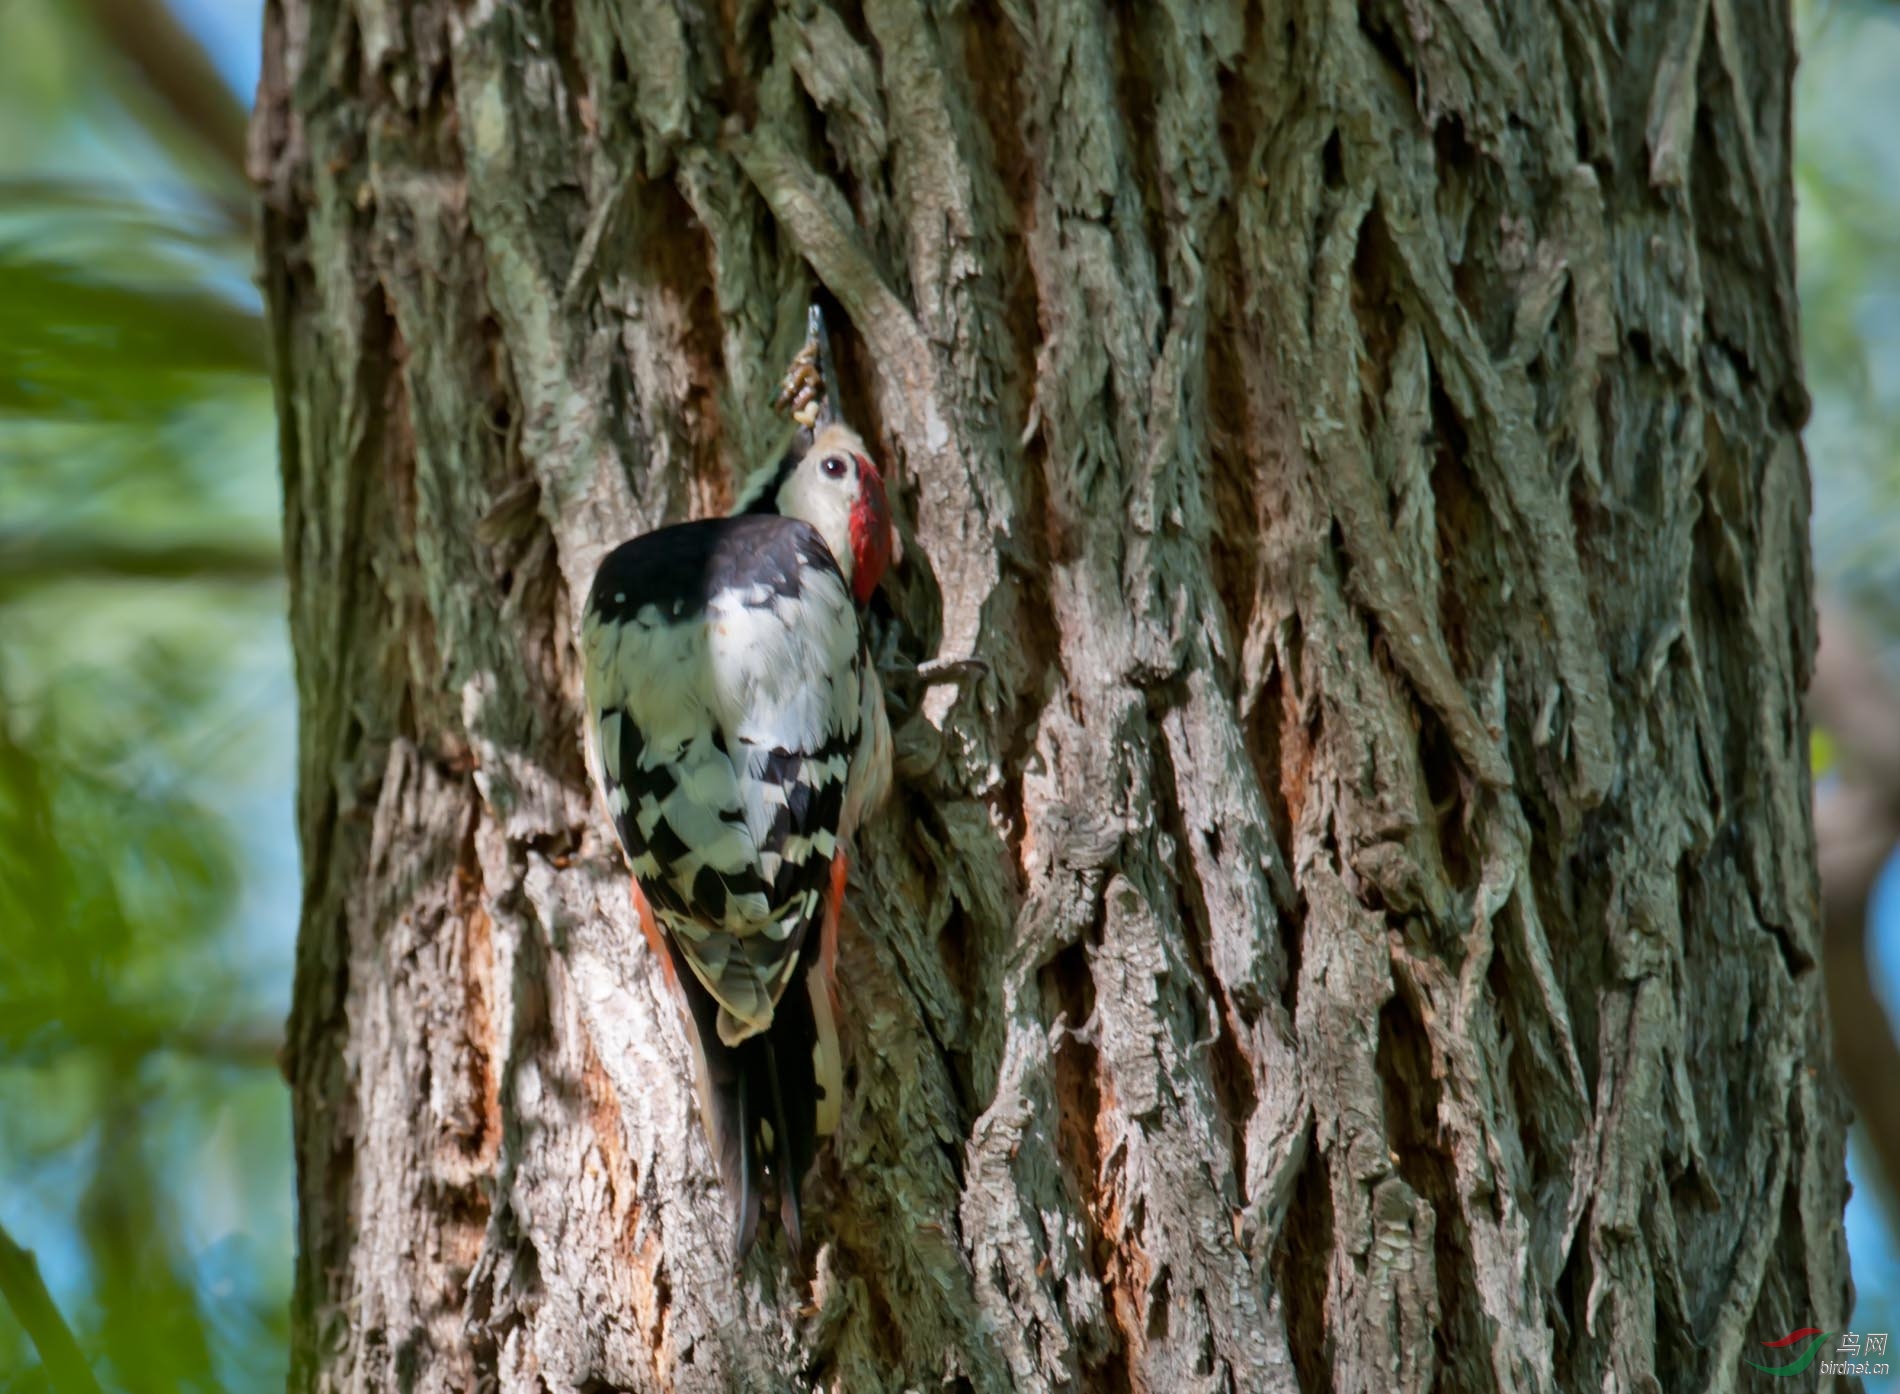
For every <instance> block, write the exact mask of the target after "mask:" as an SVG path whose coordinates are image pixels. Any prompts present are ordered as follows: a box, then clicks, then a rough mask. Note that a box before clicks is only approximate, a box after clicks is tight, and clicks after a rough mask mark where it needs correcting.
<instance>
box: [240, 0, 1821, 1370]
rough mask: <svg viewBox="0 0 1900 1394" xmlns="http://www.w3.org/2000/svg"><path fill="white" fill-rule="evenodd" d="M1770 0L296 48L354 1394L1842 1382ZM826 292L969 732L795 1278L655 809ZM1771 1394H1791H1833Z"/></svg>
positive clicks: (324, 1339) (915, 841)
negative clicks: (719, 1182)
mask: <svg viewBox="0 0 1900 1394" xmlns="http://www.w3.org/2000/svg"><path fill="white" fill-rule="evenodd" d="M1789 25H1790V17H1789V14H1788V12H1787V9H1786V7H1785V5H1783V4H1780V3H1770V2H1769V0H1658V2H1657V3H1654V4H1646V5H1641V6H1636V5H1623V6H1608V5H1601V4H1593V3H1586V2H1585V0H1556V2H1555V3H1553V4H1550V5H1512V6H1506V5H1501V4H1500V5H1492V4H1487V3H1485V0H1362V3H1360V4H1358V5H1357V6H1355V5H1353V4H1345V3H1338V2H1337V0H1334V2H1332V3H1328V0H1270V2H1269V3H1264V4H1243V3H1240V0H1209V2H1208V3H1200V2H1199V0H1141V3H1121V4H1114V5H1101V4H1091V3H1086V2H1085V0H964V3H960V4H929V3H923V0H865V3H864V4H863V5H862V6H861V7H860V6H858V5H855V4H842V5H839V6H837V7H834V6H833V5H831V4H829V3H827V0H778V3H776V4H772V3H764V2H763V0H725V3H722V4H720V5H711V4H695V3H691V0H622V3H613V4H610V3H605V2H604V0H541V3H523V4H518V5H517V4H509V3H501V0H410V2H409V3H398V2H397V0H352V3H348V4H345V3H340V0H272V3H271V4H270V6H269V13H268V20H267V31H266V36H265V51H266V57H265V75H264V80H263V85H262V90H261V92H260V97H259V102H258V109H257V117H256V122H255V128H254V138H253V150H252V161H253V171H254V175H255V178H256V180H257V183H258V186H259V189H260V192H261V198H262V210H263V233H262V240H263V278H264V285H265V291H266V296H267V299H268V304H269V310H270V316H271V320H272V323H273V326H274V337H275V345H276V350H277V369H276V371H277V378H278V383H279V401H280V407H281V412H282V450H283V472H284V491H285V502H286V515H287V521H286V538H287V544H288V556H289V567H290V574H291V592H292V613H291V623H292V629H293V634H294V639H295V645H296V652H297V660H298V677H299V685H300V690H301V695H302V700H303V704H304V705H303V728H302V729H303V736H302V747H301V751H300V761H301V770H302V789H301V795H300V821H301V829H302V836H303V846H304V857H305V866H306V885H305V907H304V916H303V926H302V932H301V940H300V947H299V954H298V976H297V983H296V1003H295V1008H294V1011H293V1015H292V1021H291V1029H290V1042H289V1048H288V1068H289V1072H290V1077H291V1080H292V1085H293V1090H294V1095H293V1097H294V1109H295V1118H296V1137H297V1156H298V1166H299V1178H298V1189H299V1199H300V1202H301V1218H300V1224H299V1240H300V1255H299V1259H298V1281H297V1301H296V1320H295V1330H296V1338H295V1339H296V1348H295V1356H294V1373H293V1376H292V1384H293V1387H295V1388H297V1389H300V1390H318V1389H324V1390H327V1389H365V1388H376V1389H381V1388H400V1389H405V1390H409V1389H424V1390H436V1389H442V1390H466V1389H498V1390H539V1389H552V1390H567V1389H590V1390H600V1389H622V1388H624V1389H634V1390H666V1391H675V1390H677V1391H687V1390H723V1389H756V1390H781V1389H791V1388H806V1387H813V1386H816V1387H822V1388H825V1389H827V1390H844V1391H852V1394H857V1392H858V1391H872V1390H899V1389H935V1388H951V1389H967V1390H976V1391H991V1390H1070V1389H1120V1388H1132V1389H1138V1390H1155V1391H1194V1390H1239V1391H1253V1390H1292V1389H1296V1388H1297V1389H1303V1390H1325V1389H1335V1390H1341V1391H1347V1390H1387V1389H1398V1390H1423V1389H1427V1388H1437V1389H1441V1390H1459V1391H1467V1390H1469V1391H1483V1390H1493V1389H1495V1390H1515V1391H1545V1390H1555V1389H1566V1390H1581V1389H1591V1390H1596V1389H1602V1390H1629V1391H1649V1390H1658V1389H1662V1390H1671V1391H1675V1390H1687V1389H1701V1388H1708V1389H1718V1390H1719V1389H1727V1388H1731V1387H1735V1386H1736V1385H1737V1384H1739V1383H1743V1382H1745V1379H1752V1378H1760V1377H1756V1376H1753V1375H1751V1374H1750V1372H1749V1371H1748V1369H1747V1367H1746V1366H1745V1365H1744V1363H1743V1356H1744V1355H1745V1354H1749V1355H1755V1354H1760V1350H1759V1347H1758V1346H1757V1345H1756V1343H1757V1342H1760V1341H1762V1340H1764V1339H1772V1338H1774V1337H1779V1336H1781V1335H1783V1334H1785V1333H1786V1332H1788V1331H1789V1330H1791V1329H1793V1328H1796V1327H1800V1326H1808V1325H1812V1326H1819V1327H1823V1328H1827V1329H1831V1330H1839V1329H1840V1328H1841V1326H1842V1325H1844V1324H1845V1318H1846V1316H1847V1307H1848V1301H1849V1292H1848V1277H1847V1260H1846V1252H1845V1245H1844V1240H1843V1233H1842V1227H1841V1214H1842V1207H1843V1202H1844V1196H1845V1180H1844V1169H1843V1156H1842V1153H1843V1127H1844V1122H1845V1108H1844V1105H1843V1103H1842V1101H1841V1098H1840V1095H1839V1092H1838V1090H1837V1088H1836V1085H1835V1083H1834V1079H1833V1074H1832V1070H1831V1066H1830V1063H1829V1057H1828V1045H1827V1032H1826V1022H1825V1018H1824V1013H1823V1009H1822V999H1821V983H1820V975H1819V974H1818V973H1817V972H1816V971H1815V963H1816V958H1817V954H1818V949H1817V906H1816V886H1815V870H1814V848H1813V835H1812V830H1811V825H1810V817H1809V787H1808V786H1809V780H1808V774H1807V728H1806V725H1805V721H1804V718H1803V715H1802V711H1801V705H1800V695H1801V692H1802V689H1803V687H1804V685H1805V683H1806V680H1807V677H1808V672H1809V667H1810V662H1811V658H1812V650H1813V643H1814V639H1813V635H1814V624H1813V617H1812V604H1811V599H1810V581H1809V568H1808V557H1807V551H1806V546H1807V544H1806V519H1807V511H1808V483H1807V475H1806V469H1805V465H1804V462H1803V459H1802V455H1801V449H1800V444H1799V439H1798V429H1799V427H1800V424H1801V421H1802V419H1803V415H1804V412H1805V396H1804V393H1803V389H1802V386H1801V379H1800V368H1799V363H1798V359H1797V348H1796V334H1795V300H1794V290H1793V283H1792V279H1791V256H1792V251H1791V248H1792V234H1791V206H1792V196H1791V190H1790V177H1789V160H1790V145H1789V111H1788V103H1789V77H1790V70H1791V65H1792V63H1793V50H1792V39H1791V35H1790V32H1789ZM815 286H821V287H823V288H824V290H825V291H826V292H827V293H828V294H829V295H831V296H833V297H835V300H836V302H837V304H838V305H839V306H840V307H841V308H842V311H843V315H844V318H843V321H842V322H841V327H840V331H839V335H838V337H839V341H840V343H839V347H840V349H841V352H842V354H843V357H844V360H845V372H846V377H847V379H848V382H847V391H848V392H849V393H850V395H851V399H852V400H853V401H855V402H856V403H857V414H858V415H859V416H860V417H861V418H862V419H863V421H864V424H865V425H867V427H868V428H869V429H868V432H867V434H868V435H869V436H870V437H871V438H873V439H874V440H875V441H876V442H877V443H878V445H879V448H880V449H881V450H882V452H883V454H884V456H885V458H886V460H887V462H889V464H890V466H891V467H892V468H893V470H894V472H895V475H896V478H897V484H896V488H895V493H894V498H895V500H896V504H897V508H898V510H899V513H900V522H901V527H902V530H903V532H904V535H905V551H904V558H903V561H902V563H901V565H900V566H899V568H898V569H897V572H896V575H895V577H894V580H893V582H892V583H891V585H890V586H889V588H888V595H887V597H886V598H885V599H884V600H883V601H880V602H879V604H880V610H879V615H878V623H879V625H880V627H881V629H882V630H883V631H884V632H886V633H890V634H894V635H895V636H896V637H895V639H894V641H893V642H894V644H895V648H896V652H897V653H898V654H899V655H900V656H901V657H903V658H908V659H916V658H920V657H926V656H941V657H946V658H958V657H962V656H966V655H972V654H974V655H976V656H977V657H980V658H982V659H984V660H986V661H987V663H988V664H989V669H990V675H989V677H988V678H987V679H986V680H985V681H983V682H981V683H979V684H978V685H976V686H975V687H974V688H972V689H970V690H968V691H965V692H959V691H958V690H957V689H954V688H938V689H935V690H932V691H930V692H928V693H924V694H916V695H915V696H914V698H913V702H912V705H911V707H910V708H909V709H908V710H906V711H902V712H900V713H898V716H899V720H900V725H901V733H900V736H899V752H900V775H901V777H900V784H899V789H898V794H897V797H896V798H895V800H894V801H893V803H892V805H891V806H890V807H889V808H888V809H887V810H886V811H885V813H884V814H883V816H882V817H881V818H879V819H878V820H877V821H876V822H875V825H874V826H872V827H871V828H870V829H869V830H868V832H867V834H866V835H865V836H864V838H863V839H862V846H861V848H860V855H859V858H858V860H857V862H856V865H855V868H854V875H853V884H852V896H851V905H852V908H853V922H852V923H851V924H850V925H849V926H848V929H847V941H846V944H845V950H844V955H843V964H842V976H843V980H844V985H845V986H844V992H845V998H846V1001H847V1004H848V1010H849V1028H848V1041H847V1046H848V1049H849V1051H850V1053H851V1058H852V1062H853V1063H852V1066H851V1074H850V1086H851V1093H850V1100H849V1105H848V1109H847V1115H846V1122H845V1124H844V1128H843V1131H842V1133H841V1135H840V1136H839V1137H838V1138H837V1139H836V1140H835V1141H834V1143H833V1145H832V1146H831V1147H830V1148H829V1149H828V1150H827V1153H826V1155H825V1156H824V1158H823V1159H822V1161H821V1163H820V1167H819V1169H818V1171H817V1173H816V1174H815V1175H814V1177H813V1180H812V1182H811V1184H810V1186H809V1187H808V1191H807V1195H808V1198H809V1206H808V1209H809V1212H810V1213H811V1214H812V1215H814V1216H815V1217H817V1218H816V1219H815V1220H814V1222H813V1230H814V1232H815V1234H816V1237H817V1251H816V1254H815V1257H814V1258H812V1259H811V1260H809V1261H808V1264H807V1265H806V1266H805V1267H803V1268H801V1266H800V1265H799V1264H797V1263H795V1262H794V1261H792V1259H791V1258H790V1256H789V1255H788V1254H787V1253H786V1251H785V1249H784V1247H783V1242H782V1240H781V1239H778V1238H776V1237H774V1238H771V1239H769V1240H768V1241H767V1242H766V1243H764V1244H762V1246H761V1248H760V1250H759V1251H758V1252H757V1254H756V1255H755V1257H754V1258H753V1260H752V1261H751V1262H749V1263H748V1265H747V1266H746V1268H745V1270H744V1271H743V1273H741V1274H740V1275H738V1277H736V1278H735V1277H734V1276H733V1275H732V1274H731V1273H730V1272H729V1268H728V1258H727V1254H728V1252H729V1235H728V1232H727V1227H726V1222H725V1220H724V1217H723V1211H722V1209H721V1205H720V1202H719V1198H718V1193H717V1190H716V1187H715V1184H714V1181H713V1178H712V1172H711V1161H710V1157H709V1155H708V1152H707V1149H706V1146H705V1143H704V1141H703V1138H702V1135H701V1133H700V1131H699V1129H698V1126H697V1122H696V1119H695V1118H694V1114H693V1103H692V1093H691V1089H690V1086H689V1083H688V1078H687V1064H686V1059H687V1057H686V1054H685V1051H684V1048H683V1045H682V1039H681V1034H680V1030H681V1028H680V1026H679V1023H678V1018H677V1015H676V1013H675V1010H674V1008H673V1006H672V1004H671V1003H670V1001H668V1000H667V999H666V998H665V996H664V994H663V990H662V987H661V984H660V978H659V975H658V973H657V972H655V971H654V969H653V965H652V964H651V963H649V961H648V959H647V956H646V953H645V951H644V949H643V948H642V947H641V946H640V937H639V935H638V933H637V932H636V931H635V929H634V927H633V926H632V924H631V922H630V919H629V907H628V903H627V895H626V889H625V877H624V874H623V870H622V865H621V862H620V859H619V856H618V854H617V852H616V850H615V847H614V844H613V840H612V835H611V832H610V831H609V829H608V828H607V825H606V823H605V821H604V819H603V818H602V817H600V816H599V814H598V813H597V811H596V806H595V803H594V801H593V797H592V795H591V793H590V791H589V788H588V785H587V781H586V778H585V775H584V773H583V769H582V764H581V744H580V736H579V723H578V713H577V710H576V699H577V694H578V691H579V677H578V666H577V658H576V653H575V639H574V629H575V619H576V612H577V607H578V604H579V601H580V599H581V598H582V596H583V594H584V591H585V588H586V585H587V582H588V580H589V578H590V576H591V572H592V570H593V567H594V565H595V563H596V562H597V561H598V559H599V557H600V556H601V554H602V552H603V550H604V549H605V548H606V547H608V546H609V545H610V544H612V543H614V542H615V541H617V540H619V539H621V538H623V537H625V536H628V535H630V534H632V533H633V532H635V531H638V530H642V529H645V528H648V527H651V526H654V525H656V524H658V523H661V522H663V521H667V520H672V519H677V518H681V517H684V516H687V515H689V514H693V513H697V512H702V511H707V510H711V509H715V508H717V507H719V506H720V504H721V503H722V501H723V500H725V499H726V498H727V497H728V494H729V490H730V488H731V485H732V480H733V479H734V477H735V476H736V475H738V474H740V473H742V472H743V471H744V470H745V469H746V468H747V467H748V466H749V465H750V464H751V463H752V462H754V461H756V460H758V459H759V458H761V455H762V453H763V452H764V451H766V450H767V449H768V448H770V443H771V441H772V439H773V435H774V432H775V430H776V429H777V423H776V422H775V420H774V418H773V415H772V412H771V407H770V403H771V397H772V384H773V381H774V379H775V378H776V376H777V375H778V373H779V371H780V370H781V369H782V367H783V366H784V364H785V362H786V361H787V359H788V357H789V355H790V353H791V351H792V349H793V347H794V346H795V345H796V343H797V342H798V338H799V335H800V333H801V331H802V323H803V308H804V304H805V301H806V297H807V295H808V294H809V293H810V292H811V291H812V289H813V288H814V287H815ZM1762 1382H1763V1383H1771V1381H1767V1380H1765V1379H1763V1380H1762Z"/></svg>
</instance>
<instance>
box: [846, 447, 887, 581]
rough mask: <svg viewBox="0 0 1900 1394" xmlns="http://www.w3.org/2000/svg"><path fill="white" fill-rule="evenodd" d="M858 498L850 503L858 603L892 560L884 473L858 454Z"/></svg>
mask: <svg viewBox="0 0 1900 1394" xmlns="http://www.w3.org/2000/svg"><path fill="white" fill-rule="evenodd" d="M857 462H858V501H857V502H856V503H854V504H853V505H852V506H851V593H852V595H854V596H855V597H856V598H857V602H858V604H860V605H863V604H865V603H866V602H867V601H869V600H870V598H871V592H872V591H874V590H876V589H877V583H878V582H879V581H881V580H883V579H884V573H885V571H886V570H887V569H888V568H889V567H890V564H891V504H890V500H889V499H887V498H885V496H884V476H883V475H881V474H879V473H878V470H877V466H876V465H874V464H872V463H871V462H870V461H869V460H868V459H866V458H865V457H864V456H862V455H859V456H857Z"/></svg>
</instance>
